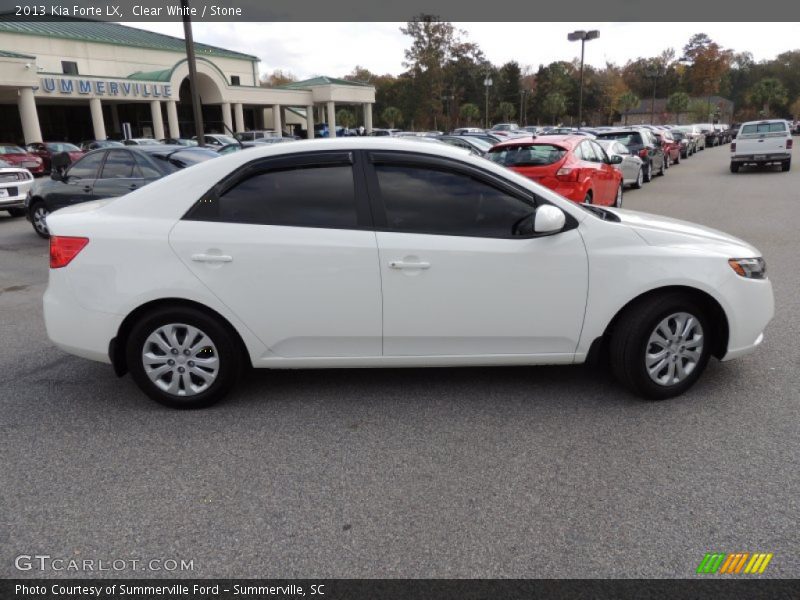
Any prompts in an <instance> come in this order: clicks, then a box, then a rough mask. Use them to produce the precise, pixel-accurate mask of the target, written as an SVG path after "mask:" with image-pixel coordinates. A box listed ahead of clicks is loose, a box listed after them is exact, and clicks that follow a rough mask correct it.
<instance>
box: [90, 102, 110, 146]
mask: <svg viewBox="0 0 800 600" xmlns="http://www.w3.org/2000/svg"><path fill="white" fill-rule="evenodd" d="M89 110H90V111H91V113H92V126H93V127H94V139H96V140H104V139H106V137H107V136H106V123H105V121H103V105H102V104H100V98H92V99H91V100H89Z"/></svg>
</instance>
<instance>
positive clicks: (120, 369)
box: [108, 298, 253, 377]
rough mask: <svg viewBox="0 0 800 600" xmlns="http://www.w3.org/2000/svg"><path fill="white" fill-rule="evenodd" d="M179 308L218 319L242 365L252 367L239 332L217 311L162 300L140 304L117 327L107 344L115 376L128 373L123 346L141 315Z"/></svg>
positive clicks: (188, 303) (184, 300) (189, 301)
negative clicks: (195, 310)
mask: <svg viewBox="0 0 800 600" xmlns="http://www.w3.org/2000/svg"><path fill="white" fill-rule="evenodd" d="M181 306H184V307H190V308H194V309H197V310H200V311H202V312H204V313H206V314H207V315H209V316H211V317H214V318H216V319H219V321H220V322H221V323H222V324H223V325H224V326H225V327H227V328H228V329H229V330H230V332H231V334H233V337H234V339H235V340H236V342H237V344H238V346H239V351H240V352H241V355H242V360H243V361H244V364H246V365H249V366H251V367H252V365H253V363H252V360H251V359H250V353H249V352H248V351H247V346H245V344H244V340H242V336H241V335H239V332H238V331H236V328H235V327H234V326H233V325H231V323H230V321H228V319H226V318H225V317H223V316H222V315H221V314H219V313H218V312H217V311H215V310H213V309H211V308H209V307H207V306H205V305H204V304H200V303H199V302H194V301H192V300H186V299H183V298H162V299H159V300H153V301H151V302H148V303H146V304H142V305H141V306H139V307H137V308H136V309H134V310H133V311H132V312H131V313H130V314H129V315H128V316H127V317H125V319H124V320H123V321H122V324H121V325H120V326H119V330H118V331H117V336H116V337H115V338H114V339H113V340H111V342H110V343H109V346H108V356H109V358H110V359H111V364H113V365H114V372H115V373H116V374H117V376H119V377H122V376H123V375H125V373H127V372H128V364H127V359H126V358H125V346H126V345H127V342H128V335H130V332H131V329H132V328H133V325H134V324H135V323H136V321H138V320H139V319H140V318H141V316H142V315H144V314H146V313H148V312H150V311H151V310H154V309H157V308H164V307H169V308H176V307H181Z"/></svg>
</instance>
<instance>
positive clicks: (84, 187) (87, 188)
mask: <svg viewBox="0 0 800 600" xmlns="http://www.w3.org/2000/svg"><path fill="white" fill-rule="evenodd" d="M83 191H84V192H87V193H88V192H91V191H92V186H90V185H85V186H83Z"/></svg>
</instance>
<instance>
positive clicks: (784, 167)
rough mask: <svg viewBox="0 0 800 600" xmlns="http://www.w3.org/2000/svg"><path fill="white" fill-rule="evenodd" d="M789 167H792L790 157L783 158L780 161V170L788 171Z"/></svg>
mask: <svg viewBox="0 0 800 600" xmlns="http://www.w3.org/2000/svg"><path fill="white" fill-rule="evenodd" d="M791 168H792V159H791V158H790V159H789V160H784V161H783V162H782V163H781V171H788V170H789V169H791Z"/></svg>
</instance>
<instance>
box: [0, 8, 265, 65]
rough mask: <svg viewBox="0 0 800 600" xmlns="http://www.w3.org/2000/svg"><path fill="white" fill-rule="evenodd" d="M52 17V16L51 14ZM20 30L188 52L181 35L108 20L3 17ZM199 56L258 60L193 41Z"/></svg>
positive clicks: (7, 28) (5, 24)
mask: <svg viewBox="0 0 800 600" xmlns="http://www.w3.org/2000/svg"><path fill="white" fill-rule="evenodd" d="M51 18H52V17H51ZM3 32H6V33H21V34H25V35H35V36H41V37H51V38H61V39H65V40H75V41H81V42H95V43H98V44H113V45H115V46H131V47H134V48H150V49H153V50H165V51H168V52H180V53H185V52H186V44H185V43H184V41H183V39H182V38H176V37H172V36H171V35H164V34H162V33H155V32H153V31H145V30H144V29H136V28H134V27H127V26H126V25H120V24H119V23H111V22H108V21H91V20H88V19H87V20H77V19H69V20H68V19H63V20H49V21H18V20H15V19H11V20H2V21H0V33H3ZM194 48H195V52H196V53H197V56H216V57H219V58H238V59H241V60H251V61H252V60H258V57H256V56H252V55H250V54H243V53H241V52H234V51H233V50H226V49H225V48H218V47H217V46H209V45H207V44H199V43H197V42H195V45H194Z"/></svg>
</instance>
